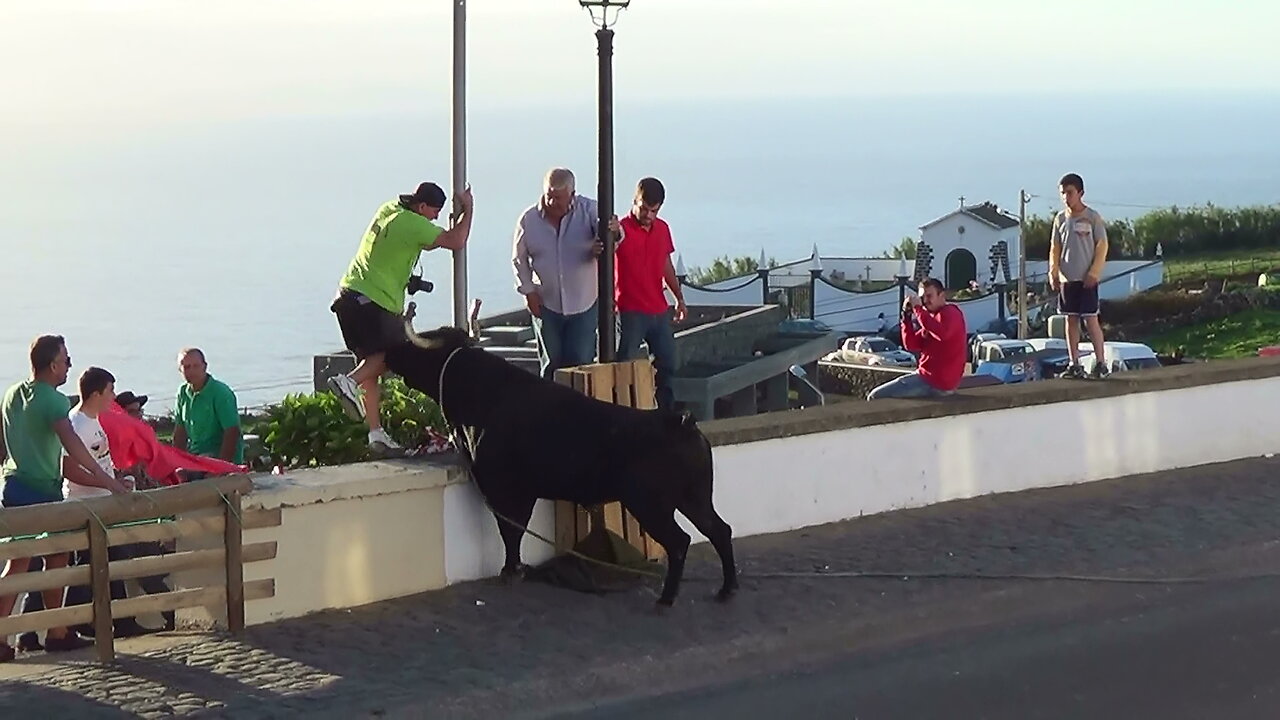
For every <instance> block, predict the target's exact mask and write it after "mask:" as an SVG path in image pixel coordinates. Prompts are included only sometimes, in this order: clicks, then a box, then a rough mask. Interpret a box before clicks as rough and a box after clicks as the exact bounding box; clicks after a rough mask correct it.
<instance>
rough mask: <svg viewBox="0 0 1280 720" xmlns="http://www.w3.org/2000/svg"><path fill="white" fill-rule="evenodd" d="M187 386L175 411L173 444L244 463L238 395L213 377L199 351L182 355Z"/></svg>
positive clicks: (177, 446) (238, 463) (183, 388)
mask: <svg viewBox="0 0 1280 720" xmlns="http://www.w3.org/2000/svg"><path fill="white" fill-rule="evenodd" d="M178 366H179V368H181V370H182V377H183V378H184V379H186V381H187V382H186V384H185V385H183V386H182V387H181V388H179V389H178V404H177V407H176V408H175V410H174V414H173V421H174V428H173V445H174V447H176V448H178V449H179V450H186V451H187V452H190V453H194V454H196V455H204V456H205V457H216V458H219V459H222V460H226V461H227V462H233V463H235V464H237V465H243V464H244V438H243V437H241V436H240V409H239V408H238V407H237V405H236V394H235V392H234V391H232V389H231V388H230V387H228V386H227V384H226V383H224V382H222V381H221V380H218V379H217V378H215V377H214V376H212V375H210V374H209V365H208V363H207V362H206V361H205V358H204V353H203V352H202V351H201V350H200V349H199V348H187V349H186V350H183V351H182V352H181V353H180V354H179V355H178Z"/></svg>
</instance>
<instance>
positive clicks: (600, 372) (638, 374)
mask: <svg viewBox="0 0 1280 720" xmlns="http://www.w3.org/2000/svg"><path fill="white" fill-rule="evenodd" d="M556 382H558V383H561V384H563V385H568V386H570V387H572V388H573V389H575V390H577V391H579V392H581V393H583V394H585V395H589V396H591V397H593V398H596V399H597V400H603V401H605V402H610V403H615V404H617V405H625V406H627V407H634V408H641V409H645V410H651V409H654V408H656V407H657V406H658V403H657V396H656V383H655V378H654V371H653V365H652V364H650V363H649V360H648V359H647V358H645V359H641V360H628V361H624V362H617V363H600V364H594V365H580V366H577V367H572V368H565V369H563V370H557V371H556ZM555 524H556V538H555V539H556V550H557V551H564V550H567V549H570V548H572V547H573V546H574V545H576V544H577V543H578V542H579V541H580V540H582V539H583V538H584V537H586V536H587V533H588V532H590V531H591V528H592V527H593V526H595V525H600V524H603V525H604V527H605V529H607V530H609V531H611V532H613V533H615V534H616V535H618V536H619V537H621V538H622V539H624V540H626V541H627V542H628V543H630V544H631V545H632V547H635V548H636V549H637V550H639V551H640V552H642V553H644V555H645V557H647V558H649V559H651V560H657V559H661V558H662V557H663V551H662V546H661V545H659V544H658V543H657V542H655V541H654V540H653V539H652V538H650V537H649V536H648V535H647V534H645V533H644V532H643V531H641V530H640V523H639V522H637V521H636V519H635V518H634V517H632V515H631V513H629V512H627V511H626V510H624V509H623V507H622V504H621V503H616V502H614V503H608V504H605V505H602V506H596V507H592V508H584V507H582V506H581V505H577V504H575V503H571V502H568V501H563V500H562V501H558V502H556V504H555Z"/></svg>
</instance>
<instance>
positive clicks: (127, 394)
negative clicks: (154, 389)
mask: <svg viewBox="0 0 1280 720" xmlns="http://www.w3.org/2000/svg"><path fill="white" fill-rule="evenodd" d="M134 403H138V407H139V408H141V407H142V406H143V405H146V404H147V396H146V395H134V394H133V393H132V392H131V391H129V390H125V391H124V392H122V393H116V404H118V405H119V406H120V407H125V406H126V405H132V404H134Z"/></svg>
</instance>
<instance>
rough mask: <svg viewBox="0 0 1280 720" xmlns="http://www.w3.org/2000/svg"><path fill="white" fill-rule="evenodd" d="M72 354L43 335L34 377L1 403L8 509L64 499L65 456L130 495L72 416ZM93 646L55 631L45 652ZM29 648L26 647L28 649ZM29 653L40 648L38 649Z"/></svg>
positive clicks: (7, 608)
mask: <svg viewBox="0 0 1280 720" xmlns="http://www.w3.org/2000/svg"><path fill="white" fill-rule="evenodd" d="M70 369H71V356H70V355H69V354H67V345H66V342H65V341H64V340H63V339H62V337H61V336H59V335H41V336H40V337H38V338H36V339H35V341H34V342H32V343H31V379H30V380H27V381H25V382H20V383H18V384H17V385H14V386H13V387H11V388H9V389H8V390H7V391H6V392H5V394H4V401H3V404H2V405H0V456H3V459H4V465H3V470H2V471H0V472H2V473H3V477H4V492H3V499H2V504H3V505H4V507H7V508H10V507H23V506H26V505H38V504H40V503H50V502H60V501H61V500H62V476H63V466H62V452H63V450H64V449H65V450H66V453H67V456H68V457H69V459H70V460H72V461H74V462H75V463H76V464H77V465H79V466H81V467H82V468H83V469H84V470H85V473H86V475H85V476H84V477H83V478H82V480H81V481H82V482H83V483H84V484H86V485H92V486H96V487H102V488H106V489H107V490H110V491H111V492H113V493H123V492H128V490H127V489H126V488H125V486H124V485H123V484H122V483H120V482H119V481H118V480H116V478H115V477H114V476H112V475H111V474H110V473H108V472H107V471H105V470H103V469H102V467H101V466H100V465H99V464H98V461H97V460H95V459H94V458H93V455H92V454H91V453H90V452H89V450H88V449H87V448H85V446H84V442H83V441H81V440H80V436H79V435H77V434H76V431H75V429H74V428H73V427H72V426H71V420H70V419H69V418H68V417H67V413H68V411H69V410H70V409H71V402H70V401H69V400H68V399H67V396H66V395H63V394H62V393H60V392H58V388H59V387H60V386H61V385H62V384H63V383H65V382H66V381H67V373H68V372H69V371H70ZM44 563H45V569H47V570H56V569H58V568H62V567H66V565H67V554H66V553H62V554H56V555H46V556H45V557H44ZM30 566H31V559H30V558H14V559H13V560H10V561H9V562H8V563H7V565H6V566H5V570H4V574H3V576H4V577H10V576H12V575H16V574H19V573H24V572H27V571H28V569H29V568H30ZM63 593H64V591H63V590H48V591H45V592H43V593H41V594H42V595H43V600H44V606H45V608H48V609H50V610H55V609H57V608H60V607H62V602H63ZM16 600H17V596H16V595H9V596H6V597H0V617H8V616H9V613H10V612H12V611H13V605H14V602H15V601H16ZM90 644H92V643H90V642H88V641H86V640H84V639H83V638H81V637H80V636H78V635H76V634H75V633H71V632H69V631H68V630H67V629H66V628H65V627H59V628H50V629H49V632H48V634H47V635H46V637H45V642H44V649H45V650H49V651H62V650H75V649H77V648H82V647H86V646H87V645H90ZM24 647H25V646H24ZM28 649H32V650H35V649H37V648H36V647H34V646H33V647H30V648H28ZM12 659H13V648H11V647H10V646H9V645H8V643H6V642H4V638H3V637H0V662H6V661H8V660H12Z"/></svg>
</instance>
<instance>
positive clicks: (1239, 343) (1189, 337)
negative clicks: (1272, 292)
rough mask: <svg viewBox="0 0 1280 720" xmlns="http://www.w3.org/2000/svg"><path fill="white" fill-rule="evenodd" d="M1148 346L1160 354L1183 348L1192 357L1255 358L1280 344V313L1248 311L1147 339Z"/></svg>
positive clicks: (1279, 311)
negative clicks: (1259, 352) (1271, 346)
mask: <svg viewBox="0 0 1280 720" xmlns="http://www.w3.org/2000/svg"><path fill="white" fill-rule="evenodd" d="M1146 344H1147V345H1149V346H1151V348H1152V349H1153V350H1155V351H1156V352H1159V353H1172V352H1174V351H1175V350H1177V349H1178V348H1179V347H1181V348H1182V350H1183V353H1184V354H1185V355H1186V356H1187V357H1192V358H1232V357H1250V356H1254V355H1257V354H1258V348H1260V347H1265V346H1267V345H1280V310H1246V311H1244V312H1242V313H1236V314H1235V315H1231V316H1230V317H1225V318H1223V319H1221V320H1217V321H1214V322H1211V323H1206V324H1203V325H1193V326H1190V327H1184V328H1178V329H1177V330H1171V331H1169V332H1167V333H1163V334H1160V335H1156V336H1153V337H1150V338H1147V339H1146Z"/></svg>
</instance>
